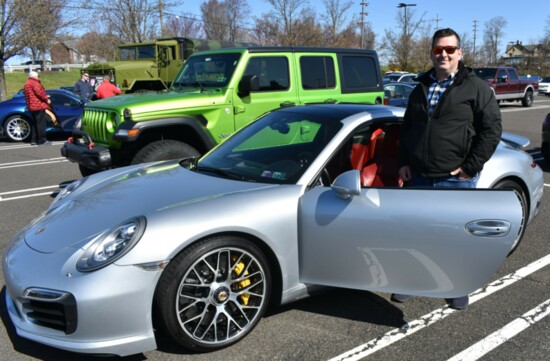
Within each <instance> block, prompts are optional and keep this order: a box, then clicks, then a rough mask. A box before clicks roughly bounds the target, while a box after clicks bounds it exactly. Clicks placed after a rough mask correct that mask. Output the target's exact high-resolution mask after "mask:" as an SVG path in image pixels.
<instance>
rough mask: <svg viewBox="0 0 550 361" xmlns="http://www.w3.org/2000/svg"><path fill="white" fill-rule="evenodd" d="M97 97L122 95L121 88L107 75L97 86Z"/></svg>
mask: <svg viewBox="0 0 550 361" xmlns="http://www.w3.org/2000/svg"><path fill="white" fill-rule="evenodd" d="M96 95H97V99H105V98H108V97H112V96H114V95H120V89H119V88H117V87H116V86H115V85H114V84H113V83H111V77H110V76H109V75H105V76H104V77H103V81H102V82H101V84H99V86H98V87H97V94H96Z"/></svg>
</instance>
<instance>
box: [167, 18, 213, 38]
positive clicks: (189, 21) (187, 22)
mask: <svg viewBox="0 0 550 361" xmlns="http://www.w3.org/2000/svg"><path fill="white" fill-rule="evenodd" d="M164 35H165V36H166V37H173V36H183V37H187V38H200V37H202V36H203V35H202V24H201V21H200V20H197V19H195V18H194V17H192V16H179V15H177V16H170V17H169V18H168V20H166V23H165V26H164Z"/></svg>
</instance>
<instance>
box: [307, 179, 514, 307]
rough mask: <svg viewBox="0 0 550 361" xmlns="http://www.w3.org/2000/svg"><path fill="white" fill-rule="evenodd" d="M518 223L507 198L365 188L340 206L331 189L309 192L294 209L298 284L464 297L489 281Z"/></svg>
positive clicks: (494, 193)
mask: <svg viewBox="0 0 550 361" xmlns="http://www.w3.org/2000/svg"><path fill="white" fill-rule="evenodd" d="M520 219H521V209H520V203H519V201H518V198H517V196H516V195H515V193H514V192H511V191H497V190H487V189H485V190H481V189H476V190H458V189H453V190H450V189H430V190H426V189H411V188H409V189H406V188H394V189H389V188H370V189H367V188H366V189H362V190H361V194H360V195H358V196H354V197H352V198H351V199H348V200H343V199H341V198H339V197H337V195H336V193H335V192H334V191H332V190H331V189H330V188H322V187H318V188H314V189H312V190H310V191H309V192H307V193H306V194H304V196H303V197H302V199H301V201H300V224H299V227H300V228H299V232H300V233H299V237H300V267H301V270H300V278H301V281H302V282H304V283H314V284H322V285H330V286H337V287H347V288H355V289H365V290H372V291H384V292H397V293H406V294H411V295H423V296H431V297H457V296H463V295H465V294H468V293H469V292H471V291H473V290H475V289H477V288H478V287H480V286H482V285H483V284H484V283H486V282H487V280H488V279H489V278H490V277H491V276H492V275H493V274H494V273H495V271H496V270H497V268H498V267H499V266H500V264H501V263H502V262H503V260H504V259H505V258H506V255H507V254H508V252H509V251H510V249H511V247H512V243H513V240H514V238H515V236H514V235H516V234H517V232H518V227H519V224H520ZM495 225H496V227H495ZM499 225H500V226H508V228H507V229H506V228H505V227H500V228H499V227H498V226H499ZM467 227H468V228H467ZM468 229H469V230H468ZM502 229H504V230H502ZM506 230H508V232H507V231H506Z"/></svg>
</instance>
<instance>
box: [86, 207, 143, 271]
mask: <svg viewBox="0 0 550 361" xmlns="http://www.w3.org/2000/svg"><path fill="white" fill-rule="evenodd" d="M145 225H146V220H145V217H143V216H140V217H135V218H130V219H129V220H127V221H125V222H123V223H121V224H119V225H118V226H116V227H113V228H111V229H109V230H107V231H105V232H103V233H102V234H101V235H99V236H98V237H97V239H96V240H95V241H94V242H93V243H92V245H91V246H90V247H88V249H87V250H86V251H85V252H84V254H83V255H82V256H81V257H80V259H79V260H78V262H77V263H76V269H77V270H79V271H80V272H91V271H95V270H98V269H100V268H103V267H105V266H108V265H110V264H111V263H113V262H115V261H116V260H117V259H119V258H121V257H122V256H124V255H125V254H126V253H128V252H129V251H130V250H131V249H132V248H133V247H134V246H135V245H136V243H137V242H138V241H139V240H140V238H141V236H142V235H143V232H144V231H145Z"/></svg>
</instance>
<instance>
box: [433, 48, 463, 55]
mask: <svg viewBox="0 0 550 361" xmlns="http://www.w3.org/2000/svg"><path fill="white" fill-rule="evenodd" d="M457 49H458V46H436V47H435V48H433V52H434V54H435V55H439V54H441V53H442V52H443V50H445V52H446V53H447V54H454V53H455V51H456V50H457Z"/></svg>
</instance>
